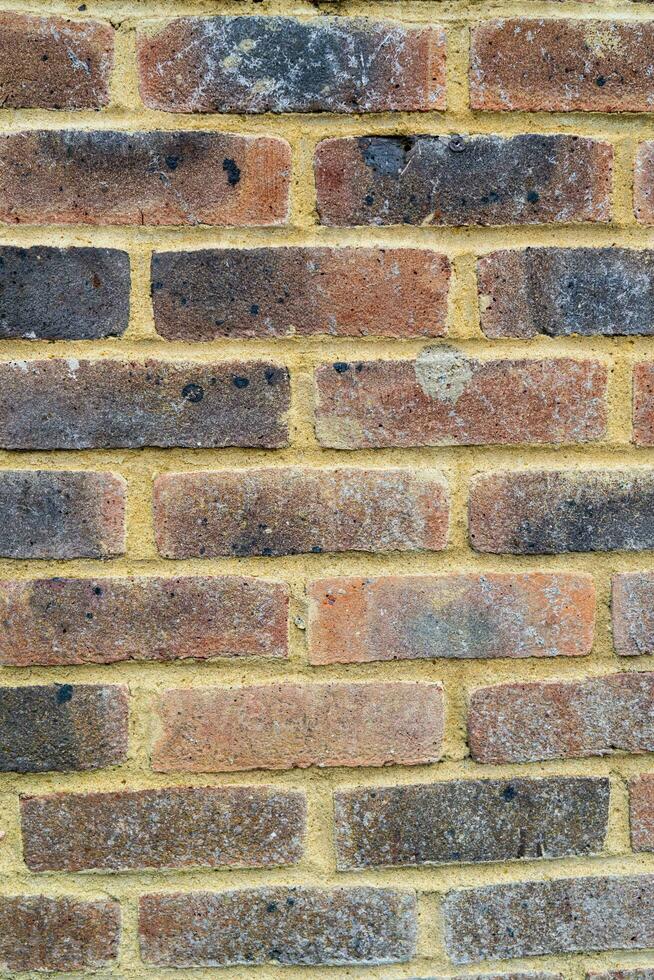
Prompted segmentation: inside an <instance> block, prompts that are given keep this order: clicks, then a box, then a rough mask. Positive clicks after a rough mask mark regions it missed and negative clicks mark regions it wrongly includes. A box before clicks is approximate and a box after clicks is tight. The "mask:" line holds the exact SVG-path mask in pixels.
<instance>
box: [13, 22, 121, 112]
mask: <svg viewBox="0 0 654 980" xmlns="http://www.w3.org/2000/svg"><path fill="white" fill-rule="evenodd" d="M113 61H114V31H113V29H112V27H111V26H110V25H109V24H103V23H101V22H100V21H96V20H84V21H74V20H68V18H66V17H32V16H30V15H29V14H18V13H9V12H7V13H2V14H0V105H2V107H3V109H101V108H102V106H105V105H107V103H108V102H109V78H110V75H111V69H112V68H113Z"/></svg>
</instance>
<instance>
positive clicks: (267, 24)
mask: <svg viewBox="0 0 654 980" xmlns="http://www.w3.org/2000/svg"><path fill="white" fill-rule="evenodd" d="M138 63H139V74H140V88H141V97H142V99H143V101H144V103H145V104H146V106H148V107H149V108H151V109H163V110H164V111H167V112H248V113H251V112H393V111H397V110H401V111H421V110H422V111H427V110H429V109H444V108H445V104H446V103H445V32H444V31H443V30H442V29H441V28H439V27H422V28H418V27H415V28H414V27H405V26H404V25H402V24H397V23H388V22H383V21H382V22H378V21H371V20H366V19H364V18H352V17H318V18H313V19H312V20H310V21H301V20H296V19H295V18H293V17H256V16H255V17H203V18H200V17H181V18H178V19H177V20H173V21H171V22H170V23H168V24H167V25H166V26H165V27H164V28H163V29H162V30H160V31H158V32H157V33H155V34H151V35H146V34H141V35H140V37H139V38H138Z"/></svg>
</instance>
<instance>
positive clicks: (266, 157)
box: [0, 130, 291, 226]
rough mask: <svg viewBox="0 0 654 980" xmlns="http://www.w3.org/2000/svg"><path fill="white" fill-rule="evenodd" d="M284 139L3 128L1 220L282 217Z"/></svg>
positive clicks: (241, 221)
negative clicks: (24, 130) (23, 130)
mask: <svg viewBox="0 0 654 980" xmlns="http://www.w3.org/2000/svg"><path fill="white" fill-rule="evenodd" d="M290 165H291V151H290V147H289V145H288V143H286V142H285V141H284V140H280V139H275V138H273V137H269V136H240V135H235V134H233V133H209V132H146V133H125V132H112V131H109V130H98V131H95V132H94V131H85V130H64V131H56V130H40V131H39V130H35V131H30V132H24V133H11V134H5V135H3V136H0V172H1V173H2V181H0V221H5V222H8V223H10V224H13V223H16V224H25V223H28V224H29V223H31V224H37V225H45V224H90V225H198V224H205V225H244V226H247V225H279V224H283V223H284V222H285V220H286V217H287V210H288V188H289V175H290Z"/></svg>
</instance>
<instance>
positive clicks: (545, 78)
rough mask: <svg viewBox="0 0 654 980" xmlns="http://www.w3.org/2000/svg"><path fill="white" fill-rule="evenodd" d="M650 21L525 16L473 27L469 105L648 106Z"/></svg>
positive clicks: (652, 98) (653, 33)
mask: <svg viewBox="0 0 654 980" xmlns="http://www.w3.org/2000/svg"><path fill="white" fill-rule="evenodd" d="M653 59H654V24H651V23H643V22H642V21H641V22H639V23H631V24H630V23H625V22H623V21H622V22H621V21H618V20H611V21H601V20H599V21H598V20H595V21H588V20H527V19H522V18H515V19H513V18H511V19H506V20H490V21H485V22H484V23H482V24H478V25H477V26H476V27H475V28H474V29H473V31H472V47H471V54H470V105H471V106H472V108H473V109H487V110H500V111H502V110H506V109H525V110H527V111H531V112H533V111H537V110H560V111H564V112H567V111H572V110H574V109H581V110H585V111H589V112H651V111H652V108H653V107H654V78H652V76H651V73H650V71H649V65H650V64H651V63H652V60H653Z"/></svg>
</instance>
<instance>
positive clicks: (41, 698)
mask: <svg viewBox="0 0 654 980" xmlns="http://www.w3.org/2000/svg"><path fill="white" fill-rule="evenodd" d="M127 713H128V692H127V688H126V687H120V686H115V685H102V684H75V685H73V684H52V685H48V686H30V687H1V688H0V772H48V771H51V770H56V771H59V772H66V771H67V770H83V769H102V768H104V767H105V766H116V765H119V764H120V763H121V762H123V761H124V759H125V757H126V754H127Z"/></svg>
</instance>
